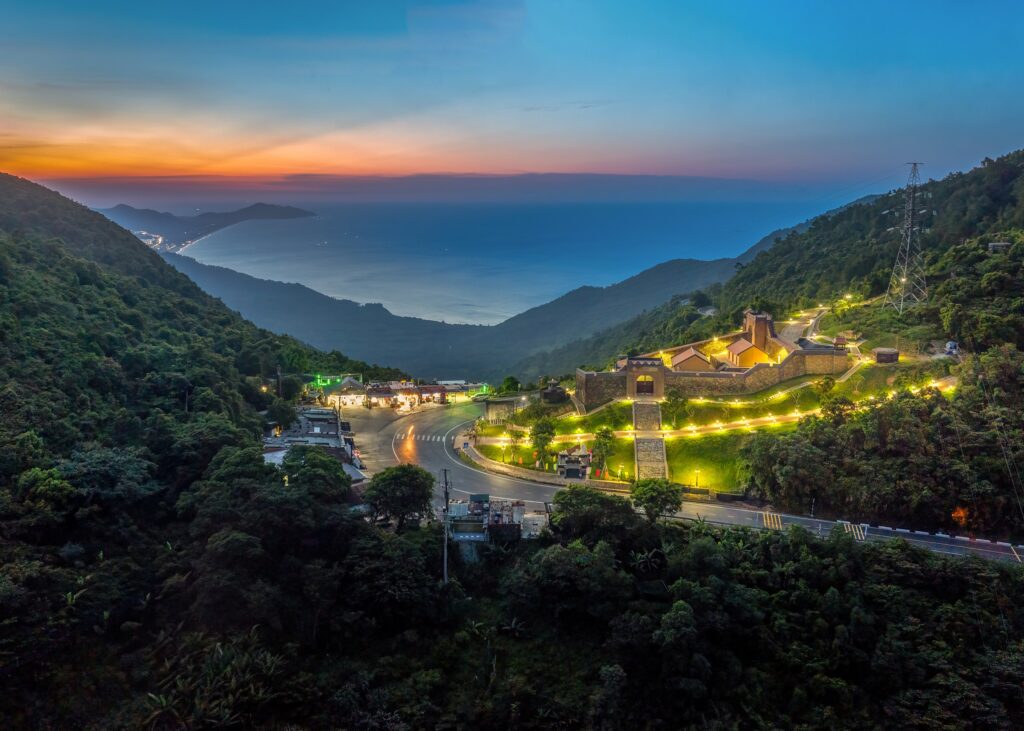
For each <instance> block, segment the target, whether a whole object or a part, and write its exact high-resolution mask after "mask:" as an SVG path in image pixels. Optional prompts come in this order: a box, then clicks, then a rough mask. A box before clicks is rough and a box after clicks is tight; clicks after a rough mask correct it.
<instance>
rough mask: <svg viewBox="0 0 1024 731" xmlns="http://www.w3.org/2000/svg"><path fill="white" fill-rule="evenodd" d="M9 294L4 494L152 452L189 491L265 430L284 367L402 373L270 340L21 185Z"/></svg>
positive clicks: (67, 205) (0, 356) (4, 298)
mask: <svg viewBox="0 0 1024 731" xmlns="http://www.w3.org/2000/svg"><path fill="white" fill-rule="evenodd" d="M0 285H2V289H0V340H2V342H3V348H2V349H0V378H2V382H3V384H4V385H3V387H2V390H0V403H2V405H3V414H4V419H3V420H2V421H0V454H2V455H3V456H2V457H0V484H3V483H7V484H9V483H11V482H13V481H15V480H16V478H17V475H18V473H19V472H22V471H24V470H26V469H29V468H31V467H37V466H43V465H49V464H51V463H52V461H53V460H54V459H57V458H60V457H65V456H67V455H69V454H71V453H74V452H76V451H78V450H83V449H93V448H103V449H120V450H138V449H142V450H144V451H145V457H144V459H146V460H150V461H152V462H153V463H154V464H155V472H153V475H152V476H153V477H155V478H156V479H157V480H158V481H159V480H162V479H172V478H173V480H174V481H176V482H178V483H180V482H187V481H189V480H190V479H194V478H195V477H196V476H198V475H199V474H201V473H202V471H203V469H205V466H206V464H207V462H208V461H209V459H210V458H212V456H213V454H214V453H215V452H216V449H217V448H218V446H220V445H223V444H240V443H249V442H251V440H252V438H253V437H254V435H256V434H258V433H259V432H260V430H261V428H262V419H261V418H260V417H259V416H258V414H257V411H258V410H260V409H264V408H266V407H267V406H268V405H270V403H271V399H272V397H271V396H269V395H267V394H264V393H262V392H261V391H260V389H259V383H260V379H262V378H267V377H270V376H271V375H272V374H274V373H276V369H277V367H278V366H282V367H283V369H284V371H285V372H287V373H295V372H299V373H301V372H302V371H305V370H308V369H311V368H317V369H323V370H328V371H345V372H349V371H357V370H358V371H363V372H366V373H368V374H371V375H381V376H386V375H389V374H396V373H398V371H391V370H388V369H381V368H375V367H371V366H368V365H367V364H365V363H360V362H357V361H352V360H350V359H348V358H346V357H344V356H343V355H341V354H340V353H330V354H327V353H321V352H318V351H315V350H313V349H311V348H309V347H308V346H305V345H302V344H301V343H299V342H297V341H295V340H293V339H290V338H284V337H280V336H276V335H273V334H271V333H268V332H266V331H264V330H260V329H259V328H257V327H255V326H253V325H252V324H250V323H248V322H246V321H245V320H243V319H242V318H241V317H239V316H238V315H237V314H235V313H234V312H231V311H230V310H228V309H227V308H226V307H225V306H224V305H223V304H221V303H220V302H219V301H217V300H215V299H213V298H212V297H209V296H208V295H206V294H205V293H203V292H202V291H201V290H200V289H199V288H198V287H196V286H195V285H194V284H193V283H192V282H191V281H189V280H188V279H187V278H186V277H184V276H183V275H181V274H179V273H178V272H176V271H175V270H174V269H173V268H171V267H170V266H168V265H167V264H165V263H164V262H163V260H162V259H161V258H160V257H159V256H157V255H156V254H154V253H153V252H151V251H149V250H148V249H146V247H145V246H143V245H142V244H140V242H139V241H138V240H136V239H135V237H134V236H132V235H131V234H129V233H128V232H127V231H125V230H123V229H121V228H119V227H117V226H115V225H114V224H112V223H110V222H109V221H108V220H107V219H105V218H104V217H102V216H100V215H99V214H96V213H93V212H92V211H89V210H88V209H86V208H84V207H82V206H79V205H78V204H76V203H73V202H72V201H70V200H68V199H66V198H63V197H62V196H60V195H58V194H56V193H53V192H51V191H49V190H46V189H45V188H41V187H39V186H36V185H33V184H31V183H29V182H27V181H24V180H20V179H18V178H13V177H10V176H0ZM140 454H141V453H140ZM139 459H143V458H142V457H139Z"/></svg>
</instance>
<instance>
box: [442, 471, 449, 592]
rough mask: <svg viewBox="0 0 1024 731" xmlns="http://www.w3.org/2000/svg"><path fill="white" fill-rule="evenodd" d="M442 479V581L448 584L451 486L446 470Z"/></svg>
mask: <svg viewBox="0 0 1024 731" xmlns="http://www.w3.org/2000/svg"><path fill="white" fill-rule="evenodd" d="M441 473H442V475H443V477H442V478H441V486H442V487H443V488H444V513H443V517H444V525H443V526H442V527H443V530H442V535H443V536H444V581H443V583H445V584H447V583H448V490H449V488H451V484H450V483H449V482H448V469H447V468H445V469H443V470H441Z"/></svg>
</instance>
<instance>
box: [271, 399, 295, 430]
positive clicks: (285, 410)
mask: <svg viewBox="0 0 1024 731" xmlns="http://www.w3.org/2000/svg"><path fill="white" fill-rule="evenodd" d="M267 419H268V420H269V421H275V422H277V423H278V424H280V425H281V428H282V429H287V428H288V427H290V426H291V425H292V423H293V422H294V421H295V419H296V416H295V407H294V406H292V405H291V404H290V403H288V402H287V401H285V400H284V399H279V398H275V399H274V401H273V403H271V404H270V406H269V407H268V408H267Z"/></svg>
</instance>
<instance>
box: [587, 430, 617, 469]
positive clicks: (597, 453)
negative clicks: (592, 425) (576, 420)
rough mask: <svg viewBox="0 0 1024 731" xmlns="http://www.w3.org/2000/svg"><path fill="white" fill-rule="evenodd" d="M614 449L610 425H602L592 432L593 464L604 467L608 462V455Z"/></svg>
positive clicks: (613, 437)
mask: <svg viewBox="0 0 1024 731" xmlns="http://www.w3.org/2000/svg"><path fill="white" fill-rule="evenodd" d="M614 450H615V432H613V431H612V430H611V427H607V426H602V427H601V428H600V429H598V430H597V432H596V433H595V434H594V445H593V447H592V448H591V452H593V457H594V464H595V465H596V466H598V467H604V466H605V464H606V463H607V462H608V457H610V456H611V454H612V452H613V451H614Z"/></svg>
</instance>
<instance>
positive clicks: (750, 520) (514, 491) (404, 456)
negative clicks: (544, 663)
mask: <svg viewBox="0 0 1024 731" xmlns="http://www.w3.org/2000/svg"><path fill="white" fill-rule="evenodd" d="M482 412H483V406H482V405H481V404H475V403H467V404H461V405H459V406H450V407H447V408H433V409H428V410H425V411H421V412H417V413H414V414H410V415H407V416H401V417H397V418H396V416H395V415H394V414H393V413H392V412H385V411H383V410H377V411H369V412H367V411H364V410H362V409H353V410H351V411H346V412H345V414H344V417H343V418H345V419H346V420H348V421H350V422H351V423H352V427H353V429H354V430H355V431H356V439H357V442H358V444H359V448H360V454H361V456H362V458H363V461H364V462H366V464H367V468H368V469H369V470H370V471H376V470H381V469H384V468H385V467H389V466H392V465H396V464H404V463H414V464H418V465H420V466H421V467H423V468H424V469H426V470H428V471H430V472H432V473H434V474H436V475H438V476H440V474H441V471H442V470H443V469H445V468H447V469H448V472H449V478H450V480H451V484H452V492H453V494H454V496H455V497H461V496H465V495H469V494H472V493H487V494H489V495H491V496H493V497H500V498H508V499H513V500H523V501H525V502H526V503H527V504H528V506H529V508H530V509H532V510H543V506H544V504H545V503H549V502H551V499H552V497H553V496H554V494H555V493H556V492H557V491H558V490H559V488H558V487H557V486H555V485H547V484H543V483H539V482H532V481H529V480H523V479H519V478H515V477H507V476H504V475H497V474H493V473H490V472H484V471H483V470H481V469H480V468H478V467H475V466H473V465H470V464H467V463H466V462H464V461H462V460H461V459H460V458H459V456H458V453H457V452H456V449H455V447H456V446H457V445H455V443H454V440H455V438H456V436H457V434H458V433H459V432H460V431H461V430H462V429H464V428H466V427H468V426H469V425H470V424H471V423H472V422H473V421H475V420H476V419H477V418H479V417H480V415H481V414H482ZM458 446H460V445H458ZM436 502H437V504H439V505H440V503H441V495H440V494H438V495H437V496H436ZM677 517H679V518H683V519H690V520H697V519H702V520H704V521H706V522H708V523H716V524H721V525H731V526H743V527H747V528H756V529H764V530H783V529H785V528H786V527H788V526H790V525H799V526H801V527H803V528H805V529H807V530H808V531H810V532H812V533H814V534H816V535H821V536H825V535H828V534H829V533H830V532H831V531H832V530H834V529H837V528H838V529H839V530H844V531H846V532H847V533H850V534H851V535H852V536H853V538H854V539H855V540H858V541H883V540H891V539H903V540H905V541H907V542H908V543H911V544H913V545H916V546H920V547H922V548H927V549H928V550H930V551H934V552H936V553H942V554H948V555H957V556H968V555H974V556H980V557H982V558H989V559H998V560H1003V561H1013V562H1018V563H1020V562H1022V554H1024V546H1012V545H1010V544H1009V543H1004V542H995V541H989V540H974V539H970V538H968V537H966V536H955V537H954V536H948V535H944V534H941V533H940V534H931V533H926V532H920V531H910V530H906V529H900V528H889V527H885V526H870V525H864V524H860V523H857V524H851V523H847V522H844V521H837V520H821V519H817V518H810V517H806V516H800V515H788V514H785V513H775V512H770V511H762V510H754V509H750V508H745V507H739V506H733V505H729V504H719V503H709V502H696V501H694V502H689V501H688V502H684V503H683V507H682V509H681V510H680V511H679V513H677Z"/></svg>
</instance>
